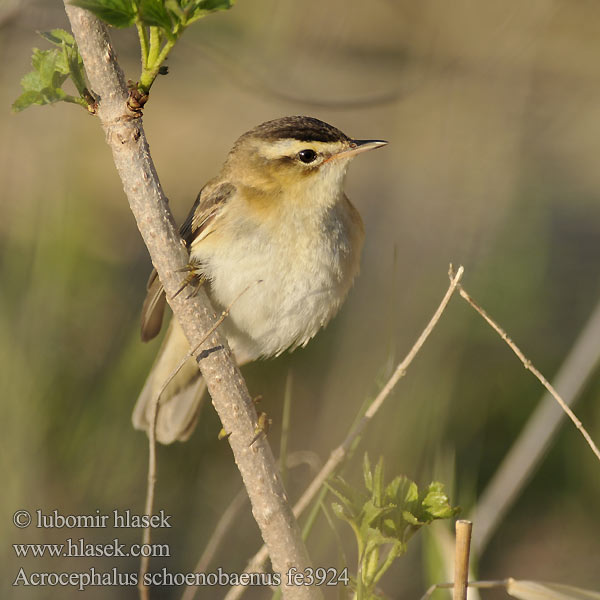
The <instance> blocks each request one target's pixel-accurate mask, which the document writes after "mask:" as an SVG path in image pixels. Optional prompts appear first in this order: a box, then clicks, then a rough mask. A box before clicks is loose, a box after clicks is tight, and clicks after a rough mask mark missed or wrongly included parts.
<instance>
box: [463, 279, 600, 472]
mask: <svg viewBox="0 0 600 600" xmlns="http://www.w3.org/2000/svg"><path fill="white" fill-rule="evenodd" d="M459 293H460V295H461V297H462V298H464V299H465V300H466V301H467V302H468V303H469V304H470V305H471V306H472V307H473V308H474V309H475V310H476V311H477V312H478V313H479V314H480V315H481V316H482V317H483V319H484V320H485V321H486V322H487V324H488V325H489V326H490V327H491V328H492V329H493V330H494V331H495V332H496V333H497V334H498V335H499V336H500V337H501V338H502V339H503V340H504V341H505V342H506V344H507V345H508V347H509V348H510V349H511V350H512V351H513V352H514V353H515V354H516V356H517V358H518V359H519V360H520V361H521V362H522V363H523V366H524V367H525V368H526V369H527V370H528V371H529V372H531V374H532V375H533V376H534V377H535V378H536V379H537V380H538V381H539V382H540V383H541V384H542V385H543V386H544V387H545V388H546V389H547V390H548V392H550V394H551V395H552V397H553V398H554V399H555V400H556V401H557V402H558V404H559V405H560V407H561V408H562V409H563V411H564V412H565V413H566V414H567V415H568V417H569V419H571V421H573V424H574V425H575V427H577V429H579V431H580V432H581V435H583V437H584V438H585V441H586V442H587V443H588V446H589V447H590V448H591V449H592V452H593V453H594V454H595V455H596V458H597V459H598V460H600V450H598V446H596V444H595V443H594V440H592V438H591V436H590V434H589V433H588V432H587V430H586V429H585V427H584V426H583V424H582V423H581V421H580V420H579V419H578V418H577V417H576V416H575V413H574V412H573V411H572V410H571V409H570V408H569V406H568V405H567V403H566V402H565V401H564V400H563V399H562V398H561V397H560V395H559V394H558V392H557V391H556V390H555V389H554V388H553V387H552V385H551V384H550V382H549V381H548V380H547V379H546V378H545V377H544V376H543V375H542V374H541V373H540V371H538V370H537V369H536V368H535V367H534V366H533V364H532V363H531V361H530V360H529V359H528V358H527V357H526V356H525V355H524V354H523V352H521V350H520V348H519V347H518V346H517V345H516V344H515V343H514V342H513V341H512V339H511V338H510V337H508V334H507V333H506V331H504V329H502V327H500V325H498V324H497V323H496V322H495V321H494V320H493V319H492V318H491V317H490V316H489V315H488V314H487V313H486V312H485V310H483V308H481V306H479V305H478V304H477V303H476V302H475V300H473V298H471V296H470V295H469V294H468V293H467V292H466V291H465V290H464V289H463V287H462V286H459Z"/></svg>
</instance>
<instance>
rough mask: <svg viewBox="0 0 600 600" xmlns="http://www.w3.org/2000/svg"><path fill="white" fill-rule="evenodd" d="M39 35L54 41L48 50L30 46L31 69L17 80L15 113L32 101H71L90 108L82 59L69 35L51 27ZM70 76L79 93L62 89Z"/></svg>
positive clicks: (91, 104)
mask: <svg viewBox="0 0 600 600" xmlns="http://www.w3.org/2000/svg"><path fill="white" fill-rule="evenodd" d="M40 35H41V36H42V37H43V38H44V39H45V40H47V41H48V42H50V43H51V44H54V45H55V46H56V48H53V49H52V50H39V49H38V48H34V49H33V55H32V57H31V66H32V67H33V70H32V71H30V72H29V73H27V74H26V75H25V76H24V77H23V78H22V79H21V87H22V88H23V93H22V94H21V95H20V96H19V97H18V98H17V99H16V100H15V101H14V103H13V105H12V108H13V110H14V111H15V112H19V111H22V110H24V109H26V108H28V107H29V106H31V105H33V104H40V105H43V104H53V103H55V102H60V101H64V102H72V103H74V104H79V105H81V106H83V107H85V108H86V109H88V110H91V111H93V104H94V99H93V98H92V96H91V94H90V92H89V91H88V89H87V87H86V82H85V71H84V69H83V61H82V60H81V56H80V54H79V51H78V50H77V44H76V43H75V40H74V39H73V36H72V35H71V34H70V33H68V32H66V31H64V30H63V29H53V30H52V31H47V32H44V33H40ZM69 77H70V78H71V79H72V81H73V83H74V84H75V87H76V88H77V91H78V92H79V96H73V95H71V94H68V93H67V92H65V91H64V90H63V88H62V86H63V84H64V83H65V81H66V80H67V79H68V78H69Z"/></svg>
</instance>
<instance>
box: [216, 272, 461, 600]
mask: <svg viewBox="0 0 600 600" xmlns="http://www.w3.org/2000/svg"><path fill="white" fill-rule="evenodd" d="M451 268H452V267H451ZM463 272H464V269H463V267H462V266H461V267H459V269H458V271H457V272H456V274H455V275H454V274H453V275H452V281H451V282H450V287H449V288H448V290H447V291H446V293H445V295H444V297H443V298H442V301H441V302H440V305H439V306H438V308H437V310H436V311H435V313H434V314H433V316H432V317H431V320H430V321H429V323H428V324H427V326H426V327H425V329H424V330H423V332H422V333H421V335H420V336H419V338H418V339H417V341H416V342H415V344H414V346H413V347H412V348H411V349H410V351H409V352H408V354H407V355H406V356H405V357H404V359H403V360H402V361H401V362H400V363H399V364H398V366H397V367H396V370H395V371H394V373H393V374H392V376H391V377H390V379H389V380H388V382H387V383H386V384H385V386H384V387H383V389H382V390H381V391H380V392H379V394H378V395H377V397H376V398H375V400H373V402H372V403H371V405H370V406H369V408H368V409H367V411H366V412H365V415H364V417H363V418H362V419H361V420H360V422H359V423H358V425H357V426H356V427H355V428H354V429H352V431H350V433H349V434H348V435H347V436H346V439H345V440H344V441H343V442H342V443H341V444H340V445H339V446H338V447H337V448H336V449H335V450H333V452H332V453H331V455H330V456H329V459H328V460H327V462H326V463H325V465H324V466H323V468H322V469H321V470H320V471H319V473H318V475H317V476H316V477H315V478H314V479H313V480H312V482H311V483H310V485H309V486H308V488H307V489H306V490H305V492H304V493H303V494H302V496H301V497H300V500H298V502H297V503H296V505H295V506H294V515H296V517H298V516H300V515H301V514H302V512H304V510H305V509H306V508H307V506H308V505H309V504H310V503H311V502H312V500H313V498H314V497H315V496H316V495H317V493H318V492H319V490H320V489H321V486H322V485H323V483H324V482H325V481H326V480H327V478H328V477H329V476H330V475H331V474H332V473H333V472H334V471H335V469H336V468H337V467H338V466H339V465H340V463H341V462H342V460H344V458H345V456H346V455H347V453H348V450H349V449H350V448H351V446H352V445H353V444H354V442H355V440H356V439H357V438H358V437H359V436H360V435H361V433H362V432H363V431H364V429H365V427H366V426H367V425H368V423H369V422H370V421H371V419H372V418H373V417H374V416H375V414H376V413H377V411H378V410H379V409H380V408H381V406H382V404H383V403H384V402H385V400H386V399H387V398H388V397H389V395H390V394H391V392H392V390H393V389H394V387H395V385H396V384H397V383H398V381H399V380H400V379H401V378H402V377H404V375H405V374H406V369H408V367H409V366H410V364H411V363H412V361H413V360H414V358H415V356H416V355H417V354H418V353H419V350H420V349H421V348H422V347H423V344H424V343H425V341H426V340H427V338H428V337H429V335H430V334H431V332H432V331H433V329H434V327H435V326H436V325H437V322H438V321H439V320H440V317H441V316H442V314H443V312H444V310H445V309H446V306H447V305H448V302H450V298H452V294H453V293H454V291H455V290H456V287H457V286H458V284H459V282H460V280H461V278H462V276H463ZM267 556H268V551H267V548H266V547H265V546H263V547H262V548H261V549H260V550H259V551H258V552H257V553H256V554H255V555H254V556H253V557H252V558H251V559H250V561H249V562H248V564H247V565H246V569H245V572H258V571H260V569H261V568H262V565H263V564H264V562H265V561H266V559H267ZM244 591H245V588H244V587H243V586H236V587H232V588H231V589H230V590H229V592H228V593H227V595H226V596H225V600H237V598H240V597H241V596H242V594H243V593H244Z"/></svg>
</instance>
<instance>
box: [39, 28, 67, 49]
mask: <svg viewBox="0 0 600 600" xmlns="http://www.w3.org/2000/svg"><path fill="white" fill-rule="evenodd" d="M39 34H40V35H41V36H42V37H43V38H44V39H45V40H47V41H48V42H50V43H51V44H54V45H55V46H62V45H63V42H64V43H65V44H66V45H67V46H74V45H75V38H74V37H73V36H72V35H71V34H70V33H69V32H68V31H65V30H64V29H53V30H52V31H40V32H39Z"/></svg>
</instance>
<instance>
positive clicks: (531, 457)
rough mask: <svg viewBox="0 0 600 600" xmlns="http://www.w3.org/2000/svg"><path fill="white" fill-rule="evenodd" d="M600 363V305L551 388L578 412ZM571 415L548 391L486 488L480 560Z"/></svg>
mask: <svg viewBox="0 0 600 600" xmlns="http://www.w3.org/2000/svg"><path fill="white" fill-rule="evenodd" d="M599 362H600V302H598V304H597V305H596V307H595V309H594V310H593V312H592V314H591V315H590V317H589V318H588V320H587V322H586V324H585V325H584V326H583V328H582V329H581V332H580V333H579V335H578V336H577V340H576V341H575V342H574V344H573V346H572V348H571V350H570V351H569V354H568V355H567V357H566V358H565V359H564V361H563V363H562V365H561V367H560V369H559V370H558V372H557V374H556V376H555V377H554V378H553V379H552V385H553V386H554V388H555V389H556V390H557V391H558V393H559V394H560V396H561V398H562V399H563V400H564V401H565V402H566V403H567V404H568V405H569V406H571V407H572V406H574V404H575V402H576V400H577V399H578V397H579V396H580V394H581V392H582V390H583V389H584V388H585V386H586V384H587V382H588V381H589V379H590V377H591V375H592V373H594V371H595V370H596V368H597V366H598V364H599ZM566 417H567V415H566V413H565V412H564V411H563V410H561V408H560V406H559V405H558V404H557V403H556V402H554V401H553V399H552V395H551V394H550V392H548V391H547V390H546V389H544V393H543V394H542V397H541V398H540V400H539V401H538V404H537V406H536V408H535V411H534V412H533V413H532V414H531V416H530V417H529V419H528V420H527V423H526V425H525V426H524V427H523V429H522V430H521V432H520V433H519V437H518V438H517V439H516V440H515V441H514V443H513V444H512V446H511V448H510V450H509V451H508V453H507V454H506V455H505V456H504V458H503V459H502V463H501V464H500V466H499V467H498V468H497V469H496V472H495V473H494V475H493V477H492V478H491V479H490V481H489V482H488V484H487V485H486V487H485V489H484V491H483V492H482V494H481V496H480V497H479V498H478V500H477V505H476V506H475V507H474V508H473V510H472V512H471V514H470V515H469V517H468V518H469V519H470V520H471V521H473V522H475V523H477V527H476V528H475V531H474V532H473V540H472V547H473V551H474V552H475V553H476V554H477V555H478V556H479V555H481V553H482V552H483V551H484V550H485V547H486V545H487V543H488V541H489V540H490V538H491V537H492V535H493V534H494V532H495V530H496V528H497V527H498V525H499V524H500V523H501V522H502V519H503V517H504V515H505V514H506V513H507V512H508V511H509V510H510V507H511V506H512V505H513V503H514V502H515V500H516V498H517V497H518V495H519V493H520V492H521V491H522V490H523V488H524V487H525V485H526V482H527V481H528V480H529V479H530V477H531V476H532V474H533V473H534V471H535V469H536V467H537V466H538V465H539V464H540V462H541V460H542V459H543V457H544V456H545V452H546V450H547V448H548V447H549V446H550V443H551V442H552V439H553V438H554V437H555V436H556V434H557V432H558V430H559V427H560V426H561V424H562V422H563V421H564V419H565V418H566Z"/></svg>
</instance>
